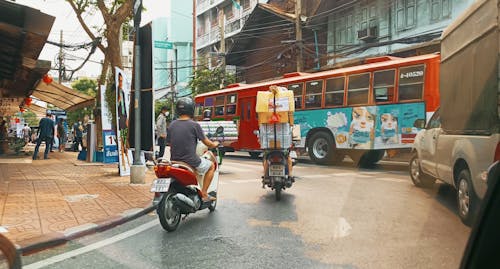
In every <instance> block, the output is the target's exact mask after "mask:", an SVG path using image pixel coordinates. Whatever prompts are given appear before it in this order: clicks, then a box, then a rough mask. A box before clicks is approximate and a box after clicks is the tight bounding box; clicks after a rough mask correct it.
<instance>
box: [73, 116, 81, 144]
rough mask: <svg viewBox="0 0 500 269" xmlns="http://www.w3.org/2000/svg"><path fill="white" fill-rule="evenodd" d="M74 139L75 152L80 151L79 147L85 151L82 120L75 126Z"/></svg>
mask: <svg viewBox="0 0 500 269" xmlns="http://www.w3.org/2000/svg"><path fill="white" fill-rule="evenodd" d="M73 137H74V139H75V144H74V151H79V147H78V145H80V146H81V148H82V149H83V123H82V119H78V122H76V123H75V124H74V125H73Z"/></svg>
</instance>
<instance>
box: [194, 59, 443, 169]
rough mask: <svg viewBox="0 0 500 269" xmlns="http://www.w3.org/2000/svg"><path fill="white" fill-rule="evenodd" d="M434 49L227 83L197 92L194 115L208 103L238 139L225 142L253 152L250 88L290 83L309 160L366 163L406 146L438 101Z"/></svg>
mask: <svg viewBox="0 0 500 269" xmlns="http://www.w3.org/2000/svg"><path fill="white" fill-rule="evenodd" d="M439 62H440V56H439V55H438V54H429V55H422V56H415V57H408V58H397V57H390V56H383V57H377V58H370V59H366V61H365V64H363V65H359V66H352V67H345V68H339V69H334V70H329V71H323V72H317V73H290V74H285V75H284V76H283V78H280V79H275V80H271V81H265V82H261V83H255V84H242V83H239V84H238V83H237V84H232V85H229V86H228V87H227V88H226V89H222V90H218V91H213V92H209V93H204V94H200V95H197V96H196V97H195V102H196V115H195V116H196V118H197V119H201V114H202V111H204V110H206V109H210V110H211V111H212V120H226V121H227V120H230V121H234V122H235V123H236V124H237V126H238V139H237V140H236V141H234V142H231V144H230V145H228V150H229V151H232V150H237V151H248V152H249V153H250V155H251V156H258V154H259V153H260V144H259V141H258V138H257V136H256V135H255V132H254V131H255V130H258V129H259V126H258V123H257V114H256V112H255V103H256V95H257V91H267V90H268V89H269V86H271V85H277V86H283V87H286V88H288V89H289V90H293V91H294V95H295V108H296V111H295V112H294V124H295V127H300V134H301V139H300V142H297V143H296V147H297V148H298V149H303V150H305V151H307V152H308V154H309V156H310V158H311V159H312V160H313V161H315V162H316V163H320V164H327V163H336V162H339V161H341V160H343V159H344V157H345V156H346V155H349V156H350V157H351V158H352V159H353V160H354V161H355V162H358V163H360V164H363V165H368V164H373V163H375V162H377V161H379V160H380V159H381V158H382V157H383V156H384V151H385V150H386V149H403V148H411V147H412V144H413V140H414V137H415V135H416V133H417V132H418V131H419V129H418V128H416V127H414V122H415V120H417V119H429V118H430V116H431V115H432V113H433V112H434V111H435V110H436V109H437V107H438V105H439Z"/></svg>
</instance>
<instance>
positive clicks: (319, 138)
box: [307, 132, 343, 164]
mask: <svg viewBox="0 0 500 269" xmlns="http://www.w3.org/2000/svg"><path fill="white" fill-rule="evenodd" d="M334 146H335V145H334V141H333V137H332V136H331V135H329V134H327V133H325V132H317V133H315V134H313V135H312V136H311V142H309V143H308V148H307V150H308V152H309V157H310V158H311V160H313V161H314V162H315V163H317V164H329V163H331V162H332V161H333V159H334ZM342 159H343V158H342Z"/></svg>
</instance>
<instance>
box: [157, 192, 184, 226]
mask: <svg viewBox="0 0 500 269" xmlns="http://www.w3.org/2000/svg"><path fill="white" fill-rule="evenodd" d="M174 194H175V193H173V192H167V193H165V196H164V197H163V199H162V200H161V202H160V204H158V209H157V210H156V211H157V213H158V218H159V219H160V224H161V227H163V229H165V230H166V231H167V232H173V231H175V230H176V229H177V227H178V226H179V223H180V221H181V211H180V210H179V209H178V208H177V207H176V206H174V204H173V201H172V197H173V196H174Z"/></svg>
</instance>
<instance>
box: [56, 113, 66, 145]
mask: <svg viewBox="0 0 500 269" xmlns="http://www.w3.org/2000/svg"><path fill="white" fill-rule="evenodd" d="M57 138H58V139H59V152H64V148H65V144H66V131H65V130H64V120H63V119H59V122H58V123H57Z"/></svg>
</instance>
